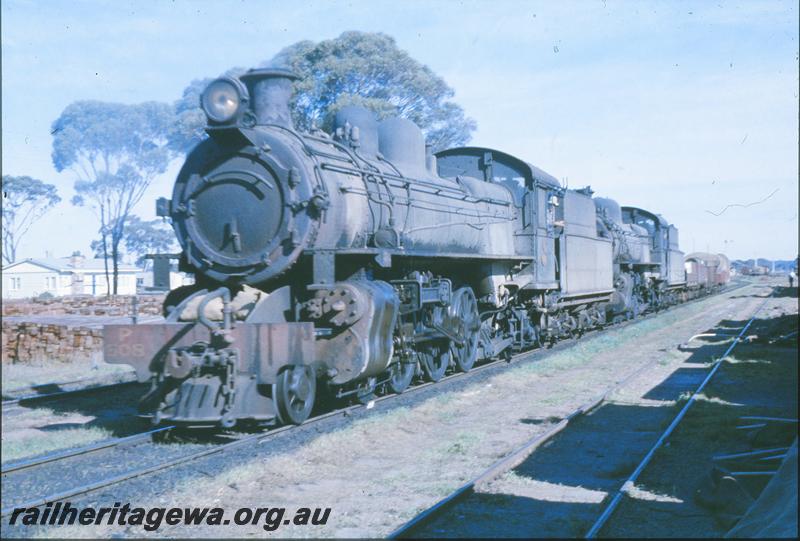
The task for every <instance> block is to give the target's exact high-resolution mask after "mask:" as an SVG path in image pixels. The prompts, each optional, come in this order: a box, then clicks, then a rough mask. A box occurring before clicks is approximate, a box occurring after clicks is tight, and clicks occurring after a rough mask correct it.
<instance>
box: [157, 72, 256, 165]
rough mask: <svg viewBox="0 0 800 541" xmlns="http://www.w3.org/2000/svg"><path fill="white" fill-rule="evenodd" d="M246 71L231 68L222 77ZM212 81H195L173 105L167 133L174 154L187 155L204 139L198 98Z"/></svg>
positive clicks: (202, 120) (237, 74)
mask: <svg viewBox="0 0 800 541" xmlns="http://www.w3.org/2000/svg"><path fill="white" fill-rule="evenodd" d="M245 71H247V70H246V69H244V68H233V69H230V70H228V71H227V72H225V73H224V74H223V75H230V76H233V77H238V76H239V75H241V74H243V73H244V72H245ZM213 80H214V79H212V78H208V77H207V78H205V79H195V80H194V81H192V82H191V83H189V86H187V87H186V88H185V89H184V90H183V96H182V97H181V99H179V100H177V101H176V102H175V103H174V105H173V108H174V122H173V125H172V127H171V129H170V131H169V135H168V139H169V146H170V148H171V149H173V150H174V151H176V152H180V153H183V154H185V153H188V152H189V151H190V150H192V148H194V146H195V145H196V144H197V143H199V142H200V141H202V140H203V139H205V137H206V132H205V127H206V115H205V114H204V113H203V110H202V109H201V108H200V96H201V94H202V93H203V90H205V89H206V87H207V86H208V85H209V83H211V82H212V81H213Z"/></svg>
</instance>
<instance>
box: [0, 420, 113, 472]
mask: <svg viewBox="0 0 800 541" xmlns="http://www.w3.org/2000/svg"><path fill="white" fill-rule="evenodd" d="M109 438H111V433H109V432H108V431H106V430H104V429H102V428H97V427H88V428H70V429H66V430H60V431H58V432H53V433H47V434H44V435H42V436H31V437H25V438H20V439H14V440H11V441H5V440H4V441H3V463H4V464H5V463H7V462H11V461H16V460H21V459H23V458H28V457H33V456H38V455H41V454H44V453H49V452H53V451H59V450H62V449H71V448H73V447H80V446H83V445H88V444H90V443H94V442H96V441H100V440H104V439H109Z"/></svg>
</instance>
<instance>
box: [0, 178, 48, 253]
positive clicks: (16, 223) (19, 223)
mask: <svg viewBox="0 0 800 541" xmlns="http://www.w3.org/2000/svg"><path fill="white" fill-rule="evenodd" d="M2 188H3V261H4V262H5V263H13V262H14V261H15V260H16V258H17V248H18V247H19V243H20V241H21V240H22V237H23V236H25V234H26V233H27V232H28V230H29V229H30V227H31V225H33V224H34V222H36V221H37V220H38V219H39V218H41V217H42V216H43V215H44V214H45V213H46V212H47V211H48V210H50V209H51V208H53V206H54V205H56V204H57V203H59V202H60V201H61V198H60V197H59V196H58V191H57V190H56V187H55V186H54V185H52V184H46V183H44V182H42V181H41V180H38V179H35V178H31V177H27V176H21V177H15V176H11V175H3V184H2Z"/></svg>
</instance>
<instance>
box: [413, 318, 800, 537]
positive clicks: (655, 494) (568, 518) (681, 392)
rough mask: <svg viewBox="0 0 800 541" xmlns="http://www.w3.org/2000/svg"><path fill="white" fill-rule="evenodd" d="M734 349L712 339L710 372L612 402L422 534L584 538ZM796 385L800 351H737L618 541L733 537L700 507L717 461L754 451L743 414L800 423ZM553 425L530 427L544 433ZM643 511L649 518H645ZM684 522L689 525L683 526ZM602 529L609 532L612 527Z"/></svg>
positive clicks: (652, 477)
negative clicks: (714, 365) (701, 489)
mask: <svg viewBox="0 0 800 541" xmlns="http://www.w3.org/2000/svg"><path fill="white" fill-rule="evenodd" d="M793 317H796V315H795V316H793ZM782 319H785V316H782V317H778V318H768V319H764V320H762V321H761V323H762V324H764V325H768V326H772V327H774V326H775V325H776V324H779V323H781V322H780V320H782ZM746 323H747V321H746V320H742V321H733V320H731V321H724V322H720V325H719V326H718V327H715V329H717V328H719V329H729V328H739V329H741V328H742V327H743V326H744V325H745V324H746ZM756 324H757V322H755V321H754V323H753V325H756ZM698 342H699V341H698ZM692 343H693V344H694V343H695V342H694V341H693V342H692ZM728 345H729V344H728V343H705V344H703V345H701V346H699V347H696V348H694V349H695V351H694V352H693V353H692V355H691V356H690V357H689V358H688V359H687V360H686V361H685V362H686V363H691V364H694V365H696V366H698V367H697V368H691V367H685V366H684V367H680V368H678V369H677V370H675V371H673V372H672V373H670V375H669V376H668V377H666V378H665V379H664V380H662V381H660V382H658V383H657V384H656V385H654V386H653V387H652V388H651V389H649V390H648V391H647V392H646V393H644V394H643V395H642V396H643V398H645V399H648V400H651V401H652V402H650V403H648V404H646V405H631V404H625V403H622V402H617V403H614V402H607V403H604V404H602V405H601V406H600V407H598V408H597V409H596V410H594V411H593V412H591V413H590V414H589V415H587V416H584V417H581V418H579V419H576V420H575V421H574V422H573V423H572V424H571V425H569V426H568V427H567V428H566V429H565V430H563V431H562V432H560V433H559V434H558V435H556V436H555V437H554V438H553V439H552V440H550V441H549V442H547V443H546V444H544V445H543V446H542V447H540V448H539V449H537V450H536V452H535V453H533V454H532V455H531V456H529V457H528V458H527V459H526V460H524V461H523V462H522V463H521V464H519V465H518V466H517V467H516V468H514V469H513V470H511V472H509V473H508V474H506V475H505V476H503V477H501V478H499V479H498V480H496V481H494V482H493V483H491V484H490V485H489V486H488V487H485V488H479V491H480V490H482V491H483V492H478V493H476V494H473V495H471V496H470V497H469V498H467V499H466V500H465V501H464V502H463V503H460V504H458V505H456V506H455V507H454V508H453V509H452V510H451V511H450V512H449V513H448V514H447V515H446V516H443V517H440V518H438V519H436V520H434V521H433V522H432V523H431V524H429V525H428V526H427V527H425V528H424V529H423V530H422V531H420V532H417V533H416V535H417V536H419V537H426V536H443V537H450V536H453V537H455V536H458V537H463V536H474V537H583V536H584V535H585V534H586V532H587V531H588V530H589V528H590V527H591V526H592V524H593V523H594V521H595V520H596V519H597V517H598V516H599V514H600V513H601V512H602V510H603V508H604V507H605V505H607V503H608V502H609V501H610V498H611V497H613V495H614V494H615V493H616V491H617V490H618V489H619V488H620V487H621V486H622V483H623V482H624V481H625V480H626V478H627V477H628V476H629V475H630V474H631V473H632V472H633V471H634V470H635V468H636V467H637V465H638V463H639V461H640V460H641V459H642V458H643V457H644V456H645V454H646V453H647V452H648V451H649V450H650V448H651V447H652V445H653V444H654V443H655V442H656V441H657V439H658V438H659V436H660V435H661V434H662V432H663V431H664V430H665V429H666V427H667V426H669V424H670V423H671V422H672V420H673V419H674V418H675V416H676V415H677V414H678V412H679V411H680V409H681V408H682V407H683V406H684V405H685V403H686V400H687V399H688V397H689V396H690V394H691V393H692V392H693V391H694V390H695V389H696V388H697V387H698V385H699V384H700V382H701V381H702V380H703V379H704V378H705V377H706V375H707V374H708V370H707V369H703V368H702V367H701V366H700V365H701V364H702V365H705V366H706V367H708V368H710V364H709V360H710V359H711V358H718V357H719V356H721V355H722V353H723V352H724V351H725V349H726V348H727V346H728ZM743 381H746V382H747V384H746V385H742V382H743ZM796 386H797V363H796V349H794V350H790V349H787V348H765V347H763V346H759V345H747V344H741V345H739V346H737V349H736V350H735V351H734V354H733V362H729V361H725V362H724V363H723V365H722V366H721V367H720V370H719V371H718V372H717V374H716V375H715V376H714V378H713V379H712V380H711V381H710V383H709V385H708V386H707V387H706V388H705V389H704V392H703V396H702V397H701V399H700V400H698V401H697V402H696V403H695V404H694V405H693V406H692V409H691V410H689V415H688V416H687V417H686V418H685V419H684V420H683V421H682V423H681V425H680V426H679V427H678V429H677V430H676V432H675V433H674V434H673V435H672V436H671V437H670V439H669V440H668V444H667V445H666V446H665V447H662V448H661V449H659V451H658V452H657V454H656V460H655V461H654V462H653V463H651V464H650V465H649V466H648V467H647V469H646V470H645V472H644V473H643V474H642V476H640V478H639V480H638V481H637V483H636V488H637V490H636V492H635V494H634V496H633V499H631V498H630V497H628V498H624V499H623V502H622V505H621V506H620V508H619V509H618V510H617V513H616V514H615V516H616V517H617V518H619V516H621V515H623V514H625V513H626V511H630V510H631V508H630V506H631V502H634V503H635V504H636V508H637V509H636V510H635V512H636V513H638V514H636V516H634V517H633V518H631V515H628V520H613V519H612V521H611V522H610V524H611V526H612V527H613V528H619V529H614V530H611V532H610V535H614V536H622V537H627V536H634V537H636V536H637V535H642V534H645V535H648V536H652V535H659V534H664V535H679V536H691V535H697V534H698V533H700V532H705V534H704V535H709V534H711V535H722V534H724V533H725V531H726V529H724V528H723V527H722V526H721V525H720V524H718V523H717V522H716V521H715V518H714V517H713V516H712V515H711V514H709V512H708V511H707V510H706V509H704V508H702V507H699V506H698V505H697V503H696V502H695V500H694V497H695V492H696V490H697V488H698V485H699V483H700V482H701V481H702V480H705V479H706V478H707V476H708V474H709V471H710V468H711V464H712V462H711V456H713V455H715V454H721V453H725V452H738V451H740V450H748V449H749V446H750V443H749V441H748V440H747V438H746V437H744V435H743V434H742V433H741V431H737V430H736V429H735V427H736V426H737V425H738V424H740V417H741V416H742V415H782V416H794V417H796V416H797V387H796ZM550 421H552V419H546V418H542V419H527V418H526V419H520V422H521V423H525V424H533V425H537V424H544V423H547V422H550ZM687 432H688V435H684V434H687ZM792 437H793V436H792ZM642 504H643V505H644V507H645V509H646V510H645V511H644V513H645V514H646V516H647V518H644V517H642V516H641V513H642V510H641V507H642ZM463 517H469V520H468V521H464V520H461V519H462V518H463ZM650 518H652V520H653V522H652V523H650V522H649V520H648V519H650ZM484 519H485V520H484ZM677 522H679V523H680V526H679V528H680V529H671V528H673V527H675V526H676V523H677ZM645 525H647V526H645ZM627 527H630V528H633V530H632V532H634V533H631V531H627V530H626V529H625V528H627ZM644 527H646V528H647V529H646V530H645V531H642V528H644ZM645 532H646V533H645ZM602 533H603V534H604V535H609V531H606V530H604V531H603V532H602Z"/></svg>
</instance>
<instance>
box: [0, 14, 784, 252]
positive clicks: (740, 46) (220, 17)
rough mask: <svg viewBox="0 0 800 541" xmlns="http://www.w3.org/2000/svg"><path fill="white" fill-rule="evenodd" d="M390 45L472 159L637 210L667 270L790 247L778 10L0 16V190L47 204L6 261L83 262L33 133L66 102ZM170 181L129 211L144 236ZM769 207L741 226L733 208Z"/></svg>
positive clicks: (74, 217)
mask: <svg viewBox="0 0 800 541" xmlns="http://www.w3.org/2000/svg"><path fill="white" fill-rule="evenodd" d="M345 30H362V31H380V32H385V33H387V34H390V35H391V36H393V37H394V38H395V39H396V40H397V43H398V45H399V46H400V47H401V48H403V49H405V50H407V51H408V52H409V53H410V54H411V55H412V56H413V57H414V58H416V59H417V60H419V61H420V62H423V63H425V64H427V65H429V66H430V67H431V68H432V69H433V70H434V71H435V72H437V73H439V74H440V75H442V76H443V77H444V78H445V80H446V81H447V82H448V83H449V84H450V85H451V86H452V87H453V88H454V90H455V91H456V97H455V99H456V101H457V102H458V103H459V104H461V105H462V106H463V107H464V109H465V110H466V112H467V114H468V115H469V116H471V117H473V118H474V119H476V120H477V122H478V130H477V132H476V133H475V136H474V138H473V141H472V143H473V144H477V145H483V146H489V147H494V148H499V149H502V150H505V151H507V152H510V153H512V154H516V155H518V156H520V157H521V158H524V159H526V160H527V161H530V162H532V163H534V164H536V165H538V166H540V167H541V168H543V169H545V170H546V171H548V172H550V173H552V174H553V175H555V176H556V177H558V178H559V179H562V181H564V182H567V183H568V184H569V185H570V187H580V186H583V185H586V184H589V185H591V186H592V188H593V189H594V190H595V191H596V192H597V193H598V195H603V196H608V197H612V198H614V199H616V200H618V201H620V202H621V203H623V204H631V205H637V206H642V207H645V208H650V209H654V210H656V211H657V212H660V213H662V214H663V215H664V216H665V217H666V218H667V219H668V220H670V221H672V222H674V223H676V225H677V226H678V227H679V228H680V231H681V247H682V248H683V250H684V251H687V252H688V251H692V250H706V249H710V250H712V251H722V250H724V249H727V252H728V253H729V254H730V255H731V256H732V257H734V258H749V257H754V256H760V257H767V258H780V259H787V258H793V257H794V256H796V255H797V250H798V248H797V246H798V12H797V3H796V2H795V1H791V2H761V1H758V2H757V1H746V2H728V1H725V2H716V1H698V2H676V1H669V2H666V1H663V2H633V1H631V2H615V1H610V0H609V1H606V2H603V1H578V2H555V1H545V2H531V1H499V2H498V1H488V0H487V1H478V2H474V1H455V0H447V1H445V0H438V1H427V2H423V1H411V2H396V1H370V2H362V1H358V0H352V1H347V2H331V1H328V2H323V1H293V2H289V1H280V2H277V1H225V0H216V1H213V2H199V1H195V2H186V1H175V2H167V1H147V0H139V1H136V2H124V1H116V2H93V1H76V0H72V1H41V2H27V1H14V0H4V1H3V2H2V61H3V64H2V102H3V103H2V105H3V110H2V135H3V143H2V158H3V161H2V165H3V174H12V175H30V176H34V177H37V178H40V179H42V180H45V181H47V182H51V183H54V184H56V185H57V186H58V188H59V192H60V194H61V196H62V198H63V200H64V202H63V203H61V204H60V205H59V206H58V207H57V208H56V209H55V210H54V211H52V212H51V213H50V214H48V215H47V216H46V217H45V218H43V219H42V220H41V221H40V222H39V223H37V224H36V225H35V226H34V227H33V228H32V229H31V232H30V233H29V236H28V237H27V238H26V240H25V241H24V243H23V246H22V247H21V249H20V253H19V256H20V257H35V256H41V255H44V253H45V252H50V253H51V254H52V255H54V256H59V255H66V254H69V253H70V252H71V251H72V250H77V249H79V250H82V251H84V253H87V252H89V243H90V242H91V240H92V239H93V238H95V234H96V230H97V224H96V223H95V220H94V217H93V216H92V215H91V213H90V212H89V211H87V210H85V209H81V208H76V207H73V206H72V205H70V204H69V202H68V201H69V199H70V198H71V196H72V193H73V191H72V185H73V183H74V178H73V176H72V174H71V173H69V172H65V173H56V171H55V169H54V168H53V166H52V162H51V160H50V150H51V144H52V138H51V136H50V125H51V123H52V121H53V120H54V119H55V118H57V117H58V115H59V114H60V113H61V111H62V110H63V109H64V108H65V107H66V106H67V105H69V104H70V103H71V102H73V101H75V100H82V99H98V100H104V101H114V102H125V103H136V102H141V101H146V100H159V101H165V102H171V101H173V100H175V99H177V98H178V97H179V96H180V95H181V92H182V90H183V88H184V87H185V86H186V85H187V84H188V83H189V82H190V81H191V80H192V79H195V78H199V77H205V76H214V75H217V74H219V73H221V72H223V71H225V70H226V69H228V68H230V67H233V66H245V67H247V66H255V65H257V64H258V63H260V62H262V61H264V60H266V59H268V58H270V57H271V56H272V55H273V54H274V53H276V52H277V51H278V50H280V49H281V48H283V47H284V46H286V45H289V44H291V43H294V42H296V41H298V40H301V39H312V40H320V39H327V38H332V37H335V36H337V35H339V34H340V33H341V32H343V31H345ZM178 166H179V164H178V163H177V162H176V163H175V164H173V166H172V167H171V168H170V170H169V171H168V173H167V174H165V175H163V176H162V177H160V178H158V179H157V180H156V181H155V182H154V183H153V185H152V187H151V189H150V193H148V194H146V195H145V197H144V199H143V201H142V203H141V204H140V205H139V207H138V208H137V212H138V214H140V215H141V216H142V217H144V218H152V217H153V207H154V202H153V201H154V200H155V198H156V197H159V196H162V195H165V196H168V195H169V193H170V191H171V185H172V182H173V180H174V178H175V174H176V172H177V168H178ZM775 190H777V192H775V195H773V196H772V197H771V198H770V199H768V200H767V201H765V202H763V203H760V204H758V205H754V206H751V207H747V208H743V207H731V208H729V209H728V210H726V211H725V212H724V213H723V214H722V215H720V216H714V215H712V214H711V213H710V212H709V211H713V212H719V211H720V210H722V209H723V208H724V207H725V206H726V205H729V204H746V203H750V202H753V201H758V200H761V199H763V198H764V197H766V196H767V195H769V194H770V193H772V192H774V191H775Z"/></svg>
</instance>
